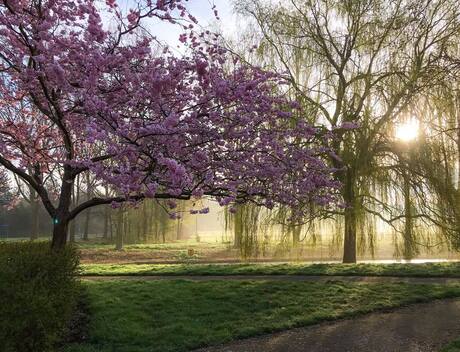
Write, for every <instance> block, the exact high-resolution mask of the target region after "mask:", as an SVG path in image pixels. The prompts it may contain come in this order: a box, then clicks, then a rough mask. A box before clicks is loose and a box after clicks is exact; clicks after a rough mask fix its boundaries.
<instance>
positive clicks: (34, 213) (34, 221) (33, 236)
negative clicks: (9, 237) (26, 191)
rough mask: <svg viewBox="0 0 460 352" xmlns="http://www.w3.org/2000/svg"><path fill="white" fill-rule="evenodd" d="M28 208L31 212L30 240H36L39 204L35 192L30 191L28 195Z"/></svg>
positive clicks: (38, 223)
mask: <svg viewBox="0 0 460 352" xmlns="http://www.w3.org/2000/svg"><path fill="white" fill-rule="evenodd" d="M30 208H31V211H32V228H31V232H30V239H31V240H32V241H33V240H36V239H38V232H39V226H40V213H39V211H40V203H39V199H38V197H37V194H36V192H35V191H33V190H31V193H30Z"/></svg>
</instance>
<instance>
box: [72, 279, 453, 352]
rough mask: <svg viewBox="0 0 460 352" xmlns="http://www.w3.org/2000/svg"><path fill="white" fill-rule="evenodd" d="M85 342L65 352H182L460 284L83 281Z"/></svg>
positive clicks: (442, 293) (436, 293) (447, 293)
mask: <svg viewBox="0 0 460 352" xmlns="http://www.w3.org/2000/svg"><path fill="white" fill-rule="evenodd" d="M85 285H86V286H87V288H88V294H89V300H90V311H91V314H92V315H91V316H92V319H91V322H90V329H89V331H90V336H89V340H88V342H87V343H85V344H81V345H77V344H75V345H72V346H67V348H66V349H65V352H96V351H97V352H147V351H149V352H157V351H158V352H160V351H161V352H181V351H190V350H193V349H194V348H199V347H204V346H209V345H216V344H220V343H224V342H228V341H231V340H234V339H237V338H244V337H249V336H255V335H258V334H263V333H269V332H273V331H279V330H282V329H288V328H293V327H299V326H305V325H310V324H315V323H318V322H321V321H326V320H334V319H339V318H344V317H352V316H354V315H357V314H362V313H366V312H370V311H373V310H378V309H385V308H390V307H397V306H400V305H405V304H410V303H415V302H423V301H429V300H432V299H437V298H446V297H458V296H460V286H459V285H452V286H449V285H431V284H430V285H414V284H400V283H399V284H357V283H346V282H340V281H330V282H327V283H307V282H270V281H248V280H246V281H245V280H242V281H239V280H238V281H225V280H223V281H203V282H192V281H185V280H182V281H181V280H176V281H170V280H165V281H131V280H130V281H102V282H98V281H94V282H86V283H85Z"/></svg>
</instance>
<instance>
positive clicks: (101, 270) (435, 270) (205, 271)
mask: <svg viewBox="0 0 460 352" xmlns="http://www.w3.org/2000/svg"><path fill="white" fill-rule="evenodd" d="M82 269H83V272H82V274H83V275H102V276H104V275H108V276H110V275H344V276H354V275H358V276H359V275H360V276H404V277H460V262H453V263H424V264H346V265H344V264H295V263H289V264H189V265H187V264H86V265H83V266H82Z"/></svg>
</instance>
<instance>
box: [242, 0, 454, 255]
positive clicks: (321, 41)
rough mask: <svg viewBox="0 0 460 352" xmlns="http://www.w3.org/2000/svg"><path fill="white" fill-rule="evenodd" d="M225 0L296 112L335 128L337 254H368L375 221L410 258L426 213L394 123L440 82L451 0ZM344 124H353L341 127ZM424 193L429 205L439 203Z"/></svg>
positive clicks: (450, 36) (445, 68)
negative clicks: (287, 86)
mask: <svg viewBox="0 0 460 352" xmlns="http://www.w3.org/2000/svg"><path fill="white" fill-rule="evenodd" d="M235 4H236V9H237V10H238V12H239V13H240V14H242V15H243V16H246V17H247V18H248V19H250V20H251V21H252V24H251V26H252V27H251V31H253V30H254V29H257V30H258V33H259V37H257V36H256V39H255V40H256V41H257V40H260V45H259V49H258V51H257V52H256V54H257V55H258V60H259V62H262V63H263V64H264V65H267V66H270V68H274V69H278V70H279V71H283V72H285V73H286V74H287V76H288V77H289V80H290V83H291V90H290V92H289V94H290V95H291V97H292V99H295V100H296V101H298V102H299V103H301V106H302V115H301V116H300V117H301V118H304V119H307V120H308V121H309V122H311V123H314V124H316V125H318V126H324V127H323V128H327V129H335V130H336V131H337V130H339V133H337V136H338V137H337V138H336V140H334V141H333V142H332V143H331V145H329V147H331V148H332V149H333V150H334V152H335V154H336V155H337V156H338V158H332V160H331V162H332V163H333V164H334V165H335V167H336V168H337V170H338V172H337V179H338V180H339V181H341V182H342V184H343V187H342V197H343V199H344V201H345V202H346V204H347V206H346V207H345V208H344V209H343V210H336V211H334V212H332V213H331V214H330V215H331V216H333V217H334V218H335V219H334V223H335V224H336V229H340V230H341V231H342V234H341V237H342V243H343V261H344V262H356V257H357V253H358V254H359V253H361V252H363V251H366V250H367V251H371V253H372V251H373V250H374V248H375V233H376V226H377V223H378V221H383V222H384V223H386V224H387V225H388V226H389V228H391V229H392V231H393V232H394V233H397V234H400V235H402V238H403V242H402V246H401V248H402V250H401V253H402V254H403V256H405V257H407V258H411V257H412V256H413V255H415V254H416V251H417V250H416V246H415V242H416V240H415V237H416V236H417V231H418V227H419V222H421V221H425V220H426V219H427V218H428V217H426V216H419V214H418V212H416V211H415V208H417V207H418V208H419V209H421V208H423V207H427V205H426V204H424V203H423V202H421V201H420V200H419V201H418V204H416V203H417V201H414V200H413V199H414V198H417V197H415V194H416V192H421V190H420V189H419V188H418V187H421V186H419V185H418V184H416V183H415V182H414V180H415V177H414V175H415V174H414V170H413V168H412V165H409V164H408V163H407V160H408V158H409V157H408V155H404V153H401V150H398V142H397V141H395V138H394V129H395V125H396V124H397V123H398V122H399V121H400V120H401V119H404V118H405V117H404V115H405V114H406V112H407V111H408V110H409V109H410V106H411V105H416V102H417V101H418V100H419V99H421V97H423V96H424V95H426V94H427V93H428V92H430V91H433V90H434V89H436V88H437V87H439V86H440V85H442V84H443V82H445V77H446V74H447V73H448V72H449V71H450V64H451V62H450V60H446V55H445V52H446V48H449V47H451V46H452V45H453V42H454V41H455V39H456V38H457V37H458V35H459V30H460V26H459V9H458V6H457V4H456V1H454V0H422V1H419V0H390V1H383V0H345V1H342V0H341V1H338V0H307V1H302V2H299V1H295V0H289V1H283V2H280V3H275V2H269V1H262V0H255V1H252V2H246V1H236V2H235ZM250 59H251V58H248V60H250ZM252 59H253V58H252ZM346 124H348V125H356V126H357V128H356V129H354V130H353V131H351V132H349V131H348V132H347V130H343V131H341V130H340V128H341V126H344V125H346ZM406 154H407V153H406ZM432 162H434V160H432ZM427 163H428V162H427ZM432 165H435V164H432ZM420 167H422V166H421V165H420ZM419 173H421V174H426V173H427V172H426V171H423V172H421V171H420V172H419ZM435 179H436V180H437V179H438V176H437V177H436V178H435ZM423 181H424V182H423V183H422V184H423V188H424V191H428V190H429V191H430V192H431V193H433V192H434V191H433V187H434V184H433V182H435V181H434V180H433V181H430V182H428V181H427V179H423ZM428 183H429V184H428ZM437 192H438V193H439V191H437ZM434 193H436V192H434ZM428 198H430V199H429V202H428V203H430V204H432V203H433V202H435V199H437V200H439V201H440V198H439V197H435V196H428ZM431 198H432V199H431ZM430 207H431V205H430ZM431 210H432V209H431ZM424 211H428V209H424ZM326 218H328V217H327V216H326Z"/></svg>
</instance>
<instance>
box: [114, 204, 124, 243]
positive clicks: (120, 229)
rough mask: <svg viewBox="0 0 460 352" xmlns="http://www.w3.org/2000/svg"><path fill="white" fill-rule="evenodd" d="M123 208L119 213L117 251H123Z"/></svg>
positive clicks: (116, 239)
mask: <svg viewBox="0 0 460 352" xmlns="http://www.w3.org/2000/svg"><path fill="white" fill-rule="evenodd" d="M123 223H124V222H123V208H122V207H120V208H119V209H118V211H117V232H116V238H115V249H116V250H117V251H121V250H122V249H123V232H124V229H123Z"/></svg>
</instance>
